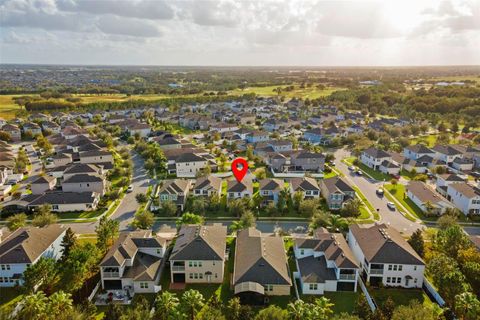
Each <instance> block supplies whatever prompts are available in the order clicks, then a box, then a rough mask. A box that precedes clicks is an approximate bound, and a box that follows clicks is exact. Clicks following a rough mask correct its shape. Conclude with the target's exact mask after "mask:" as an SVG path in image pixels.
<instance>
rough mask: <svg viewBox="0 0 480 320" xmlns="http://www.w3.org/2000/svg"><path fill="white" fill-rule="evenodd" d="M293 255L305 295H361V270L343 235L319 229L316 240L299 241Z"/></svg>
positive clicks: (315, 234) (303, 239) (314, 237)
mask: <svg viewBox="0 0 480 320" xmlns="http://www.w3.org/2000/svg"><path fill="white" fill-rule="evenodd" d="M293 252H294V254H295V261H296V264H297V270H298V271H297V272H295V273H294V276H295V278H297V279H299V280H300V289H301V290H302V293H303V294H324V293H325V292H335V291H354V292H356V291H357V281H358V277H359V268H360V266H359V265H358V262H357V261H356V259H355V257H354V255H353V253H352V251H351V250H350V248H349V247H348V244H347V241H346V240H345V238H344V237H343V235H342V234H341V233H330V232H328V231H327V230H326V229H324V228H319V229H317V230H315V233H314V236H313V238H296V239H295V244H294V247H293Z"/></svg>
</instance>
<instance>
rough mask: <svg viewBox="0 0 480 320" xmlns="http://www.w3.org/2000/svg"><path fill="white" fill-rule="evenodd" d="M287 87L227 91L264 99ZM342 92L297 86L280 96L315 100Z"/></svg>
mask: <svg viewBox="0 0 480 320" xmlns="http://www.w3.org/2000/svg"><path fill="white" fill-rule="evenodd" d="M285 87H287V86H266V87H247V88H245V89H235V90H232V91H229V92H228V93H229V94H233V95H242V94H247V93H255V94H256V95H259V96H265V97H274V96H277V92H275V91H273V90H274V89H276V88H285ZM338 90H344V89H343V88H337V87H331V88H326V89H323V90H321V89H318V88H315V87H308V88H303V89H302V88H300V87H299V86H298V85H295V89H294V90H292V91H283V92H281V94H280V95H281V96H285V97H287V98H290V99H291V98H295V97H296V98H303V99H307V98H308V99H310V100H311V99H317V98H320V97H325V96H329V95H331V94H332V93H333V92H334V91H338Z"/></svg>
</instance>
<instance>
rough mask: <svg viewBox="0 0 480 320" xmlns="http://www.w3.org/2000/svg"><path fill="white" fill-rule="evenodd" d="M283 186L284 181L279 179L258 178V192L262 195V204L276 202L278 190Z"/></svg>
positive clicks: (278, 194)
mask: <svg viewBox="0 0 480 320" xmlns="http://www.w3.org/2000/svg"><path fill="white" fill-rule="evenodd" d="M283 188H284V182H283V181H282V180H279V179H271V178H266V179H262V180H260V185H259V189H258V190H259V194H260V195H261V196H262V204H263V205H267V204H268V203H273V204H277V202H278V197H279V196H280V192H281V191H282V190H283Z"/></svg>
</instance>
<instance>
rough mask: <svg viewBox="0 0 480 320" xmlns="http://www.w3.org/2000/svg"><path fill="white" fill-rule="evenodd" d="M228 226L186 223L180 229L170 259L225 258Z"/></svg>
mask: <svg viewBox="0 0 480 320" xmlns="http://www.w3.org/2000/svg"><path fill="white" fill-rule="evenodd" d="M226 241H227V227H225V226H223V225H220V224H214V225H209V226H199V225H186V226H183V227H182V228H181V229H180V232H179V234H178V237H177V239H176V242H175V246H174V247H173V250H172V253H171V254H170V260H224V259H225V249H226Z"/></svg>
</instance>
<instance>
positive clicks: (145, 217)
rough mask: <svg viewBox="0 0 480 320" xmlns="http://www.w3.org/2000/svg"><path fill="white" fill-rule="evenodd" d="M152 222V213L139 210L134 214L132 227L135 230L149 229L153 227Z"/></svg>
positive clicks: (153, 218) (153, 220) (153, 219)
mask: <svg viewBox="0 0 480 320" xmlns="http://www.w3.org/2000/svg"><path fill="white" fill-rule="evenodd" d="M154 222H155V217H154V216H153V213H151V212H150V210H141V211H139V212H137V213H135V218H134V220H133V222H132V225H133V226H134V227H136V228H139V229H143V230H146V229H150V228H151V227H152V226H153V223H154Z"/></svg>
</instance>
